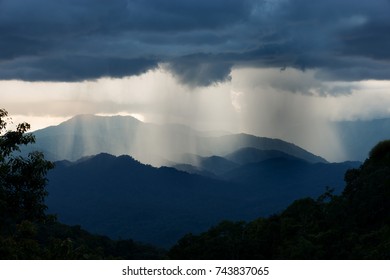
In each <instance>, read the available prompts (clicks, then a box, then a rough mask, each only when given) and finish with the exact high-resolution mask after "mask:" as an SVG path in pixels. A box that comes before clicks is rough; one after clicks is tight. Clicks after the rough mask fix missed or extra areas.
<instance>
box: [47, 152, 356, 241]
mask: <svg viewBox="0 0 390 280" xmlns="http://www.w3.org/2000/svg"><path fill="white" fill-rule="evenodd" d="M296 165H297V164H296V162H293V161H291V162H288V161H287V162H285V163H284V164H282V165H279V166H274V165H272V164H271V163H267V162H265V163H263V164H262V165H261V166H263V169H264V170H263V171H262V172H263V173H261V172H260V173H259V171H261V170H260V169H259V168H258V167H257V166H256V165H254V166H253V170H252V169H251V168H252V166H246V167H245V168H244V167H240V168H239V169H238V170H236V172H233V171H232V173H227V174H226V176H225V181H222V180H216V179H212V178H206V177H202V176H199V175H193V174H188V173H185V172H180V171H177V170H175V169H173V168H167V167H162V168H154V167H152V166H148V165H144V164H141V163H139V162H137V161H135V160H134V159H132V158H131V157H129V156H120V157H114V156H112V155H108V154H100V155H97V156H94V157H89V158H84V159H82V160H79V161H77V162H74V163H70V162H67V161H62V162H57V164H56V166H57V167H56V168H55V169H54V170H52V171H51V172H50V173H49V186H48V191H49V196H48V198H47V205H48V206H49V211H50V212H51V213H58V217H59V220H60V221H61V222H64V223H67V224H81V225H82V226H83V227H85V228H86V229H87V230H90V231H92V232H94V233H99V234H105V235H109V236H110V237H113V238H118V237H122V238H132V239H134V240H139V241H143V242H147V243H152V244H154V245H160V246H169V245H171V244H173V243H174V242H175V241H176V240H177V239H178V238H179V237H181V236H182V235H183V234H185V233H187V232H194V233H196V232H200V231H202V230H205V229H207V228H208V227H210V226H211V225H212V224H215V223H216V222H219V221H221V220H225V219H231V220H248V219H252V218H254V217H256V216H258V215H262V216H266V215H270V214H272V213H275V212H276V211H280V210H282V209H283V208H284V207H286V206H287V205H288V204H289V203H291V202H292V201H293V200H294V199H297V198H300V197H301V196H307V195H311V196H318V195H320V194H321V193H323V192H324V191H325V187H326V186H329V185H330V186H332V187H336V188H339V186H341V185H342V182H343V176H342V175H340V174H341V173H343V172H345V170H346V169H347V168H348V166H344V165H341V166H339V169H340V172H333V171H332V170H331V167H330V165H329V167H327V166H328V164H324V166H325V168H323V169H320V170H318V171H316V173H315V174H314V175H313V176H310V174H311V172H314V170H316V164H311V163H307V162H303V163H302V168H301V169H299V168H295V167H294V166H296ZM243 168H244V169H243ZM245 170H248V174H251V175H252V176H254V175H255V174H258V175H257V177H256V178H257V179H256V180H254V181H251V180H252V178H250V176H249V177H247V176H242V174H243V173H242V172H244V171H245ZM291 170H292V171H291ZM332 172H333V173H332ZM281 177H283V180H284V181H281V180H280V178H281ZM318 177H319V178H322V179H323V181H322V182H319V181H318ZM245 178H250V180H249V181H245V180H244V179H245ZM226 180H231V182H229V181H226ZM290 181H291V182H290ZM286 182H287V183H286ZM292 182H293V183H292Z"/></svg>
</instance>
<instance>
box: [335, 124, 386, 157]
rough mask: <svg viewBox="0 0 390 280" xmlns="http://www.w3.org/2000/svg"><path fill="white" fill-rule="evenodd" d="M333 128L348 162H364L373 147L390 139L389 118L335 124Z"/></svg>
mask: <svg viewBox="0 0 390 280" xmlns="http://www.w3.org/2000/svg"><path fill="white" fill-rule="evenodd" d="M334 127H335V129H336V132H337V135H338V136H339V139H340V143H341V146H342V148H343V150H344V152H345V156H346V158H348V159H349V160H359V161H362V160H364V159H365V158H367V156H368V153H369V151H370V150H371V148H372V147H373V146H374V145H376V144H377V143H378V142H379V141H382V140H386V139H390V118H386V119H374V120H366V121H364V120H356V121H343V122H336V123H334Z"/></svg>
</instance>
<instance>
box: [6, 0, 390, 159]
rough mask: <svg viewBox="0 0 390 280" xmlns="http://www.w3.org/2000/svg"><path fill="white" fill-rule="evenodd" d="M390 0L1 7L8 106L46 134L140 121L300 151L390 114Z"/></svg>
mask: <svg viewBox="0 0 390 280" xmlns="http://www.w3.org/2000/svg"><path fill="white" fill-rule="evenodd" d="M389 14H390V0H371V1H366V0H327V1H322V0H207V1H206V0H197V1H194V0H110V1H105V0H56V1H52V0H0V107H2V108H5V109H6V110H7V111H8V112H9V113H10V115H11V116H12V117H13V119H14V121H15V122H19V121H27V122H29V123H31V125H32V128H33V129H39V128H42V127H45V126H48V125H53V124H58V123H59V122H61V121H64V120H66V119H69V118H70V117H72V116H74V115H77V114H85V113H88V114H100V115H117V114H121V115H132V116H134V117H136V118H138V119H140V120H142V121H146V122H156V123H182V124H187V125H190V126H192V127H194V128H196V129H200V130H218V131H229V132H246V133H251V134H255V135H258V136H267V137H275V138H281V139H283V140H287V141H290V142H294V143H295V144H297V145H300V146H302V147H304V148H306V149H308V150H310V151H311V152H314V153H316V154H319V155H322V156H324V157H325V158H327V159H330V160H341V159H342V158H343V156H342V153H343V151H342V148H341V147H340V146H339V144H338V138H337V135H335V132H334V130H333V128H332V125H331V123H332V122H333V121H339V120H357V119H374V118H384V117H389V116H390V92H389V90H390V51H389V50H390V32H389V30H390V17H389Z"/></svg>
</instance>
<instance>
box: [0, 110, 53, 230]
mask: <svg viewBox="0 0 390 280" xmlns="http://www.w3.org/2000/svg"><path fill="white" fill-rule="evenodd" d="M7 116H8V113H7V111H5V110H4V109H0V207H1V208H0V215H1V216H0V224H1V225H2V226H4V225H7V224H8V225H9V224H17V223H20V222H22V221H24V220H29V221H40V220H42V219H43V218H44V217H45V210H46V206H45V204H44V199H45V196H46V195H47V192H46V189H45V187H46V183H47V179H46V173H47V172H48V170H50V169H51V168H53V164H52V163H51V162H50V161H47V160H45V159H44V156H43V154H42V153H40V152H32V153H30V154H29V155H28V156H27V157H23V156H21V155H20V153H19V152H20V148H21V146H23V145H28V144H32V143H34V142H35V138H34V136H33V135H32V134H26V132H27V131H28V130H29V129H30V125H29V124H27V123H21V124H19V125H17V127H16V130H7V125H8V122H9V121H10V119H9V118H8V117H7Z"/></svg>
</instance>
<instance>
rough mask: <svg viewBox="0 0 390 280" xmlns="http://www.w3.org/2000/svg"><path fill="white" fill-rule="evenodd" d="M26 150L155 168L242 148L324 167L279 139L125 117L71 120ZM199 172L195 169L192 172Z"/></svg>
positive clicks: (50, 156)
mask: <svg viewBox="0 0 390 280" xmlns="http://www.w3.org/2000/svg"><path fill="white" fill-rule="evenodd" d="M34 134H35V136H36V140H37V141H36V144H35V145H32V146H31V147H30V149H31V150H35V149H38V150H41V151H43V152H44V153H45V155H46V157H47V158H48V159H50V160H63V159H66V160H71V161H75V160H77V159H79V158H81V157H84V156H90V155H95V154H98V153H102V152H104V153H109V154H113V155H122V154H127V155H131V156H132V157H134V158H136V159H137V160H140V161H141V162H143V163H150V164H153V165H155V166H161V165H166V163H167V162H169V161H171V162H176V163H178V164H180V163H186V162H184V161H183V155H185V154H194V155H199V156H202V157H210V156H224V155H226V154H229V153H232V152H234V151H237V150H238V149H241V148H247V147H251V148H256V149H260V150H276V151H281V152H283V153H287V154H289V155H292V156H295V157H298V158H301V159H304V160H306V161H309V162H325V160H324V159H323V158H321V157H318V156H315V155H313V154H311V153H309V152H307V151H305V150H304V149H302V148H300V147H298V146H296V145H294V144H291V143H287V142H284V141H282V140H278V139H270V138H264V137H256V136H252V135H247V134H230V135H225V136H205V135H207V134H208V135H212V134H210V133H203V132H198V131H195V130H192V129H191V128H189V127H187V126H184V125H174V124H167V125H155V124H150V123H143V122H140V121H138V120H137V119H135V118H133V117H129V116H126V117H124V116H114V117H101V116H92V115H80V116H76V117H74V118H72V119H70V120H68V121H66V122H63V123H61V124H59V125H58V126H52V127H48V128H45V129H42V130H38V131H36V132H35V133H34ZM197 167H199V166H197Z"/></svg>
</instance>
